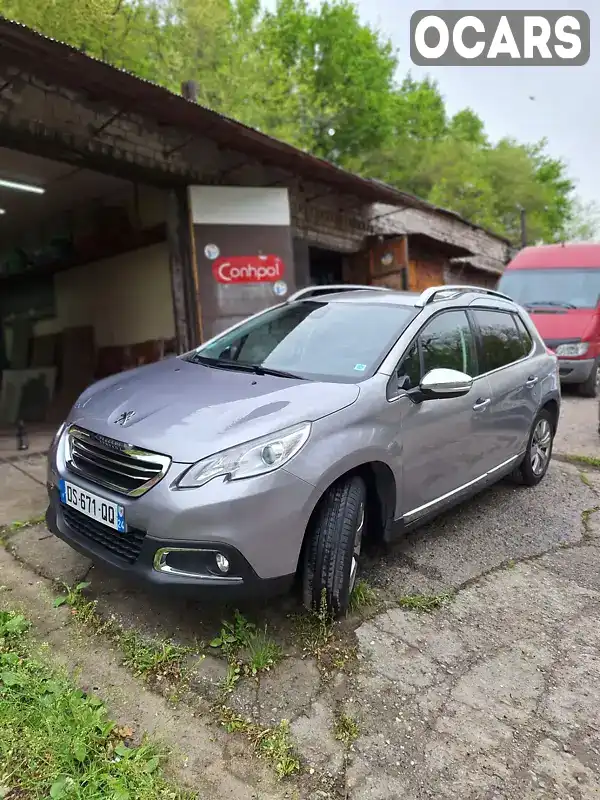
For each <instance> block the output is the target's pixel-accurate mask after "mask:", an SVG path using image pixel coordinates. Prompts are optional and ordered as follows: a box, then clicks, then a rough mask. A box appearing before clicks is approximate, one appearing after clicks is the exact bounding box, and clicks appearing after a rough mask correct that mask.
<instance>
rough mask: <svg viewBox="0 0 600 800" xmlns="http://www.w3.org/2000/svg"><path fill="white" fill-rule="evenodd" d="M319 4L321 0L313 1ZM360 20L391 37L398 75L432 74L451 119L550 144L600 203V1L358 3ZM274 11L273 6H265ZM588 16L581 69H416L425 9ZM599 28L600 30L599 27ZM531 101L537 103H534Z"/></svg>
mask: <svg viewBox="0 0 600 800" xmlns="http://www.w3.org/2000/svg"><path fill="white" fill-rule="evenodd" d="M314 2H315V3H316V2H318V0H314ZM356 4H357V6H358V9H359V12H360V15H361V18H362V19H363V21H365V22H368V23H369V24H370V25H371V26H373V27H376V28H377V29H378V30H380V31H381V33H382V34H384V35H385V36H387V37H389V38H390V39H391V40H392V42H393V44H394V45H395V47H396V48H397V49H398V51H399V52H398V56H399V77H402V76H403V75H404V74H406V73H407V72H408V71H410V72H411V73H412V74H413V76H414V77H415V78H423V77H425V76H426V75H427V74H429V75H430V76H431V77H432V78H434V79H435V80H436V81H437V82H438V84H439V87H440V90H441V92H442V94H443V95H444V98H445V100H446V106H447V109H448V112H449V113H450V114H454V113H455V112H456V111H459V110H460V109H461V108H465V107H467V106H469V107H470V108H472V109H473V110H474V111H475V112H476V113H477V114H478V115H479V116H480V117H481V119H482V120H483V121H484V123H485V126H486V130H487V133H488V135H489V136H490V138H491V139H492V140H493V141H495V140H497V139H500V138H502V137H503V136H511V137H514V138H515V139H518V140H519V141H521V142H536V141H539V140H540V139H542V138H546V139H548V151H549V153H550V154H551V155H552V156H553V157H556V158H562V159H563V160H564V161H565V162H566V163H567V164H568V168H569V174H570V176H571V177H572V178H574V179H575V180H576V181H577V193H578V194H579V195H580V196H581V197H582V199H583V200H584V201H596V202H598V203H600V101H599V94H598V87H599V86H600V2H599V0H543V1H542V2H540V0H522V2H520V3H519V2H507V1H506V0H458V1H457V0H445V2H444V1H443V0H422V2H421V3H415V2H412V0H409V1H408V2H407V0H357V2H356ZM265 5H267V6H271V5H272V3H271V2H269V0H267V2H266V3H265ZM486 9H487V10H495V11H498V10H507V11H508V10H510V9H520V10H527V11H530V10H531V11H535V10H551V9H556V10H560V11H563V10H564V11H568V10H574V9H576V10H581V11H586V12H587V14H588V15H589V17H590V20H591V28H592V42H591V49H590V59H589V61H588V63H587V64H586V65H585V66H581V67H569V66H567V67H528V66H527V67H476V66H465V67H437V68H435V67H434V68H432V67H427V68H425V67H417V66H415V65H414V64H412V62H411V60H410V41H409V36H410V17H411V15H412V14H413V13H414V12H415V11H421V10H431V11H436V10H461V11H477V10H479V11H483V10H486ZM595 23H596V24H595ZM530 97H534V98H535V99H534V100H531V99H530Z"/></svg>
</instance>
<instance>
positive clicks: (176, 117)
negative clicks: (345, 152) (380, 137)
mask: <svg viewBox="0 0 600 800" xmlns="http://www.w3.org/2000/svg"><path fill="white" fill-rule="evenodd" d="M0 63H2V64H4V65H15V66H18V67H20V68H21V69H23V71H29V72H33V73H34V74H38V75H39V76H40V77H43V79H44V80H46V81H48V83H56V84H59V85H62V86H65V87H67V88H71V89H73V90H77V91H80V92H84V93H85V94H86V95H88V96H89V97H90V98H93V99H95V100H97V101H104V102H106V103H109V104H111V105H114V106H116V107H118V108H123V109H126V110H128V111H130V112H135V113H138V114H141V115H145V116H149V117H151V118H152V119H154V120H155V121H156V122H158V123H159V124H161V125H165V126H173V127H181V128H185V129H188V130H190V132H195V133H197V134H198V135H203V136H207V137H209V138H212V139H214V140H217V141H218V142H219V144H221V145H225V146H227V147H229V148H231V149H233V150H238V151H240V152H242V153H244V154H247V155H251V156H254V157H256V158H257V159H259V160H261V161H262V162H265V163H269V164H271V165H273V166H277V167H282V168H284V169H286V170H289V171H290V172H292V173H294V174H297V175H301V176H303V177H305V178H307V179H312V180H315V181H322V182H324V183H327V184H329V185H331V186H334V187H336V188H337V189H339V190H340V191H343V192H346V193H348V194H352V195H355V196H356V197H359V198H361V199H362V200H364V201H366V202H372V203H390V204H391V205H397V206H402V207H407V206H408V207H413V208H423V209H429V210H430V211H436V212H437V213H440V214H442V215H444V216H450V217H453V218H454V219H456V220H457V221H460V222H462V223H464V224H466V225H468V226H469V227H472V228H477V229H480V230H485V231H486V233H488V234H489V235H490V236H492V237H494V238H496V239H501V240H502V241H505V242H507V243H508V240H506V239H504V237H502V236H498V234H495V233H493V232H491V231H487V230H486V229H485V228H482V227H481V226H479V225H476V224H475V223H472V222H470V221H469V220H466V219H464V218H462V217H461V216H460V215H459V214H456V213H455V212H453V211H448V210H447V209H443V208H438V207H437V206H434V205H432V204H431V203H427V202H426V201H424V200H421V199H420V198H418V197H415V196H414V195H410V194H408V193H406V192H402V191H400V190H399V189H396V188H394V187H392V186H388V185H387V184H385V183H382V182H381V181H378V180H371V179H368V178H362V177H360V176H359V175H356V174H354V173H352V172H348V171H347V170H344V169H341V168H340V167H337V166H336V165H335V164H332V163H331V162H329V161H326V160H325V159H322V158H318V157H316V156H313V155H311V154H310V153H307V152H305V151H303V150H299V149H298V148H296V147H293V146H292V145H289V144H286V143H285V142H282V141H280V140H278V139H275V138H273V137H272V136H268V135H267V134H265V133H262V132H260V131H257V130H255V129H254V128H250V127H248V126H247V125H244V124H243V123H241V122H238V121H236V120H233V119H231V118H229V117H226V116H224V115H223V114H219V113H218V112H217V111H213V110H211V109H209V108H206V107H204V106H201V105H199V104H198V103H194V102H192V101H190V100H187V99H185V98H184V97H182V96H181V95H178V94H175V93H174V92H171V91H170V90H169V89H166V88H164V87H162V86H158V85H157V84H155V83H152V82H150V81H147V80H144V79H143V78H139V77H137V76H136V75H133V74H132V73H130V72H127V71H126V70H123V69H120V68H118V67H114V66H112V65H111V64H108V63H106V62H104V61H101V60H100V59H98V58H95V57H93V56H89V55H87V54H85V53H83V52H81V51H79V50H77V49H76V48H74V47H72V46H71V45H68V44H65V43H64V42H59V41H57V40H56V39H51V38H50V37H48V36H44V35H43V34H40V33H37V32H36V31H34V30H32V29H31V28H28V27H27V26H25V25H23V24H21V23H18V22H14V21H11V20H8V19H6V18H4V17H1V16H0ZM40 68H41V69H40Z"/></svg>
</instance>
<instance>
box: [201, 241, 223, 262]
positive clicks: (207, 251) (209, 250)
mask: <svg viewBox="0 0 600 800" xmlns="http://www.w3.org/2000/svg"><path fill="white" fill-rule="evenodd" d="M220 254H221V251H220V250H219V248H218V247H217V245H216V244H207V245H206V247H205V248H204V255H205V256H206V257H207V258H208V260H209V261H214V260H215V258H218V257H219V255H220Z"/></svg>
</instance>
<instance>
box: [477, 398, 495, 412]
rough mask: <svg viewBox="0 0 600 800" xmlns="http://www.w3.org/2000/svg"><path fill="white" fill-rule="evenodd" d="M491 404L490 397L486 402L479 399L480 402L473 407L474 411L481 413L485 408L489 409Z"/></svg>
mask: <svg viewBox="0 0 600 800" xmlns="http://www.w3.org/2000/svg"><path fill="white" fill-rule="evenodd" d="M491 402H492V401H491V399H490V398H489V397H488V398H487V399H486V400H482V399H481V398H479V400H478V401H477V402H476V403H475V405H474V406H473V411H481V410H482V409H483V408H487V407H488V406H489V404H490V403H491Z"/></svg>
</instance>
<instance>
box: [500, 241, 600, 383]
mask: <svg viewBox="0 0 600 800" xmlns="http://www.w3.org/2000/svg"><path fill="white" fill-rule="evenodd" d="M498 290H499V291H501V292H504V293H505V294H508V295H510V297H512V298H513V300H515V301H516V302H517V303H519V304H520V305H522V306H524V307H525V308H526V309H527V311H528V312H529V314H530V316H531V318H532V320H533V322H534V324H535V326H536V328H537V329H538V331H539V333H540V335H541V336H542V338H543V340H544V342H545V343H546V346H547V347H548V348H550V349H551V350H553V351H554V352H555V353H556V355H557V356H558V360H559V375H560V380H561V383H564V384H572V385H575V386H577V389H578V391H579V393H580V394H581V395H583V396H584V397H596V396H597V394H598V389H599V383H600V370H599V366H600V308H599V300H600V243H599V244H587V243H586V244H553V245H543V246H540V247H526V248H524V249H523V250H521V251H520V252H519V253H518V254H517V255H516V257H515V258H514V259H513V260H512V261H511V262H510V263H509V264H508V266H507V267H506V270H505V272H504V274H503V276H502V278H501V279H500V282H499V284H498Z"/></svg>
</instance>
